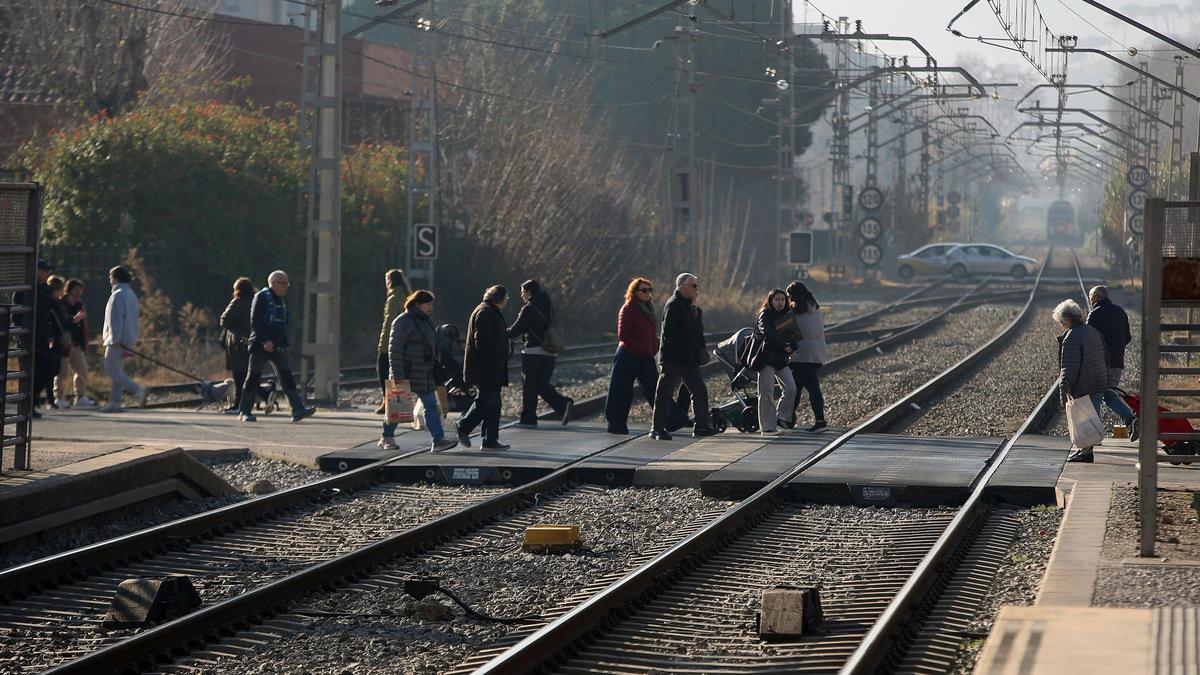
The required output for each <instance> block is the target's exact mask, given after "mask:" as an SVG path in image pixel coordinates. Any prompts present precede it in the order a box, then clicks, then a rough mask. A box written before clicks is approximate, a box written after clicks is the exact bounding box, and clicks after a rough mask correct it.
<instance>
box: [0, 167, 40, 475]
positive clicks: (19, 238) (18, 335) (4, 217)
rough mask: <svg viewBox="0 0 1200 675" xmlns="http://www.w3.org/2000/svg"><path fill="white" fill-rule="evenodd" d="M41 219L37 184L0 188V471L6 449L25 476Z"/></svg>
mask: <svg viewBox="0 0 1200 675" xmlns="http://www.w3.org/2000/svg"><path fill="white" fill-rule="evenodd" d="M41 220H42V187H41V186H40V185H38V184H37V183H0V296H3V297H5V298H8V299H9V302H6V303H2V304H0V350H2V351H3V357H4V360H3V362H2V363H3V364H4V368H3V373H4V376H3V378H2V382H3V387H4V388H3V395H2V396H0V467H2V466H3V459H4V449H5V448H12V449H13V452H14V459H13V466H14V468H16V469H18V470H25V471H28V470H30V469H31V468H32V459H31V457H30V438H31V437H32V435H33V433H32V423H33V422H32V416H33V364H34V358H33V345H34V339H35V337H36V335H35V334H34V333H35V331H34V327H35V326H36V325H37V314H36V312H34V305H35V302H34V299H35V297H36V291H35V286H36V284H37V253H38V236H39V233H40V229H41ZM14 340H15V341H16V342H15V343H14Z"/></svg>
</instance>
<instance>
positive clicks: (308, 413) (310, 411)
mask: <svg viewBox="0 0 1200 675" xmlns="http://www.w3.org/2000/svg"><path fill="white" fill-rule="evenodd" d="M315 414H317V409H316V408H301V409H300V412H294V413H292V421H293V422H299V421H300V420H304V419H308V418H309V417H312V416H313V415H315Z"/></svg>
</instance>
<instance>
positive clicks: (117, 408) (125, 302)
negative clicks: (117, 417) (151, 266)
mask: <svg viewBox="0 0 1200 675" xmlns="http://www.w3.org/2000/svg"><path fill="white" fill-rule="evenodd" d="M108 281H109V283H110V284H112V295H110V296H108V304H107V305H105V306H104V372H106V373H107V374H108V378H109V379H110V380H112V389H111V390H110V392H109V396H108V404H107V405H105V406H104V407H103V408H101V411H103V412H121V396H122V395H123V394H124V393H125V392H130V393H132V394H133V395H134V396H135V397H136V398H137V400H138V405H143V406H144V405H146V388H145V387H143V386H141V385H139V384H138V383H137V382H134V381H133V380H132V379H131V378H130V377H129V376H128V375H126V374H125V359H127V358H129V357H131V356H133V353H132V352H130V351H129V350H130V349H132V348H133V347H134V346H136V345H137V343H138V299H137V295H135V294H134V292H133V289H132V288H130V287H129V284H130V283H132V282H133V273H131V272H130V271H129V270H128V269H126V268H124V267H121V266H120V265H118V266H116V267H114V268H112V269H111V270H109V271H108Z"/></svg>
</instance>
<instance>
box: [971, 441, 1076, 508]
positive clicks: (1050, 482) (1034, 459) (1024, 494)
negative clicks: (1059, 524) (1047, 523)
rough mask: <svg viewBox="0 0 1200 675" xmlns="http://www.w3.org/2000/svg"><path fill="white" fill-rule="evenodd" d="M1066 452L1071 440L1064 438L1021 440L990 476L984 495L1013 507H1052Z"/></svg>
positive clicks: (1068, 452)
mask: <svg viewBox="0 0 1200 675" xmlns="http://www.w3.org/2000/svg"><path fill="white" fill-rule="evenodd" d="M1070 452H1071V440H1070V439H1069V438H1066V437H1062V436H1025V437H1022V438H1021V439H1020V440H1019V441H1017V444H1016V445H1015V446H1013V449H1012V450H1011V451H1009V453H1008V457H1006V458H1005V459H1004V463H1003V464H1001V465H1000V468H999V469H997V470H996V473H995V474H993V475H992V480H991V481H990V482H989V483H988V487H987V488H986V489H985V490H984V494H985V495H987V497H988V498H990V499H994V500H996V501H999V502H1003V503H1005V504H1013V505H1015V506H1033V505H1035V504H1056V503H1057V487H1058V480H1059V476H1060V475H1061V473H1062V471H1063V467H1064V466H1067V464H1066V461H1067V455H1068V454H1070Z"/></svg>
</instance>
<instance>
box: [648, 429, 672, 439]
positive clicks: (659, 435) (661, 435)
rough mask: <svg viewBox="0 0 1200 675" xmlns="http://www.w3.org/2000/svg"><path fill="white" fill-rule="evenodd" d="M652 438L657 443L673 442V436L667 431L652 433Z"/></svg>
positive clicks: (659, 430) (661, 430)
mask: <svg viewBox="0 0 1200 675" xmlns="http://www.w3.org/2000/svg"><path fill="white" fill-rule="evenodd" d="M650 438H653V439H654V440H656V441H669V440H671V434H669V433H667V430H666V429H655V430H654V431H651V432H650Z"/></svg>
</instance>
